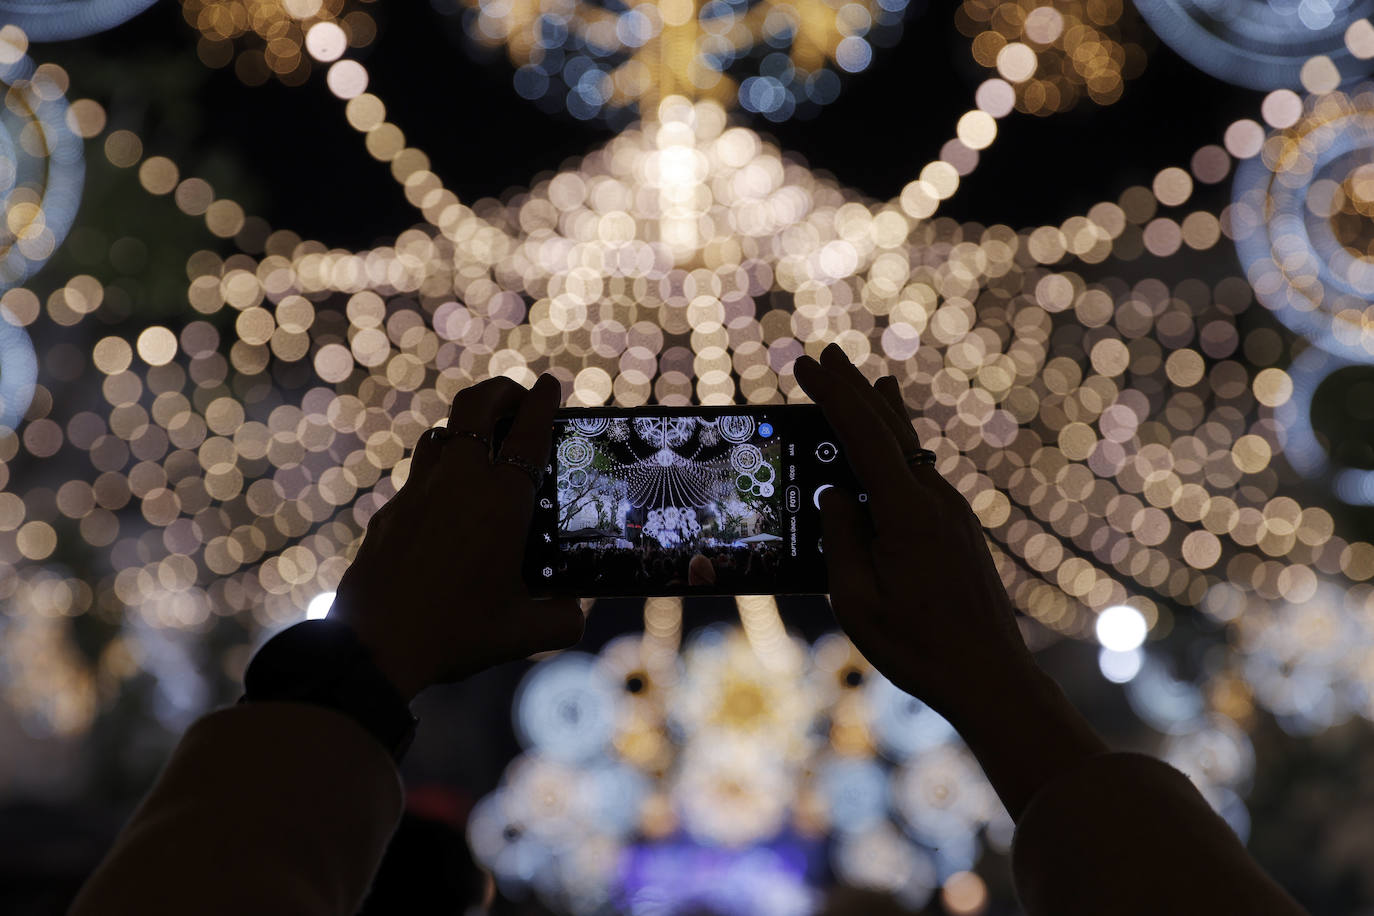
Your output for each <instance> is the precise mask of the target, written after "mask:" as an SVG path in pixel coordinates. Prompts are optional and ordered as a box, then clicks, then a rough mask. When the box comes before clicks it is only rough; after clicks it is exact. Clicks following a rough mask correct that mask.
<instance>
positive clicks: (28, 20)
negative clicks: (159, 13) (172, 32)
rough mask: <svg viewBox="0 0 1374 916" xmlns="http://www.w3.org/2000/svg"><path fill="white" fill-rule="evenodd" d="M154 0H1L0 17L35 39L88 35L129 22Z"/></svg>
mask: <svg viewBox="0 0 1374 916" xmlns="http://www.w3.org/2000/svg"><path fill="white" fill-rule="evenodd" d="M153 2H154V0H0V19H3V20H4V21H5V22H6V23H9V24H12V25H17V26H19V28H21V29H23V30H24V33H25V34H27V35H28V36H29V38H30V39H32V40H33V41H66V40H68V39H71V38H85V37H86V36H87V35H94V34H95V33H97V32H103V31H105V30H106V29H112V28H114V27H115V26H117V25H120V24H121V23H124V22H127V21H128V20H130V19H132V18H134V17H135V16H137V15H138V14H139V13H141V12H143V11H144V10H146V9H147V8H148V7H150V6H152V5H153Z"/></svg>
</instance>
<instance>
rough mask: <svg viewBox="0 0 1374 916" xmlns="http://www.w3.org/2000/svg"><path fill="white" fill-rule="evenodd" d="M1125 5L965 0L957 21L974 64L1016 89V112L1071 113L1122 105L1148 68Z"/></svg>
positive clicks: (1114, 1) (1116, 1) (1105, 0)
mask: <svg viewBox="0 0 1374 916" xmlns="http://www.w3.org/2000/svg"><path fill="white" fill-rule="evenodd" d="M1128 6H1129V5H1128V4H1124V3H1123V2H1122V0H1054V2H1044V0H964V3H963V5H962V6H961V7H960V8H959V12H958V14H957V15H956V17H955V22H956V24H957V25H958V27H959V30H960V31H961V32H963V33H964V34H965V35H967V36H968V37H969V38H971V39H973V43H972V51H973V58H974V60H976V61H977V62H978V63H980V64H982V65H983V66H984V67H987V68H988V69H990V70H995V71H997V74H998V77H999V79H1000V81H1002V82H1003V84H1004V85H1006V86H1010V87H1014V89H1015V96H1016V108H1017V110H1018V111H1024V112H1027V113H1029V114H1034V115H1041V116H1045V115H1052V114H1054V113H1055V112H1060V111H1068V110H1069V109H1070V108H1073V107H1074V106H1075V105H1077V104H1078V102H1079V100H1080V99H1082V98H1083V97H1084V96H1087V98H1089V99H1091V100H1092V101H1093V102H1095V103H1096V104H1098V105H1110V104H1112V103H1113V102H1115V101H1117V100H1118V99H1120V98H1121V93H1122V92H1123V91H1124V90H1125V85H1126V81H1127V80H1129V79H1133V78H1134V77H1136V76H1139V75H1140V73H1141V71H1142V70H1143V69H1144V67H1145V49H1144V48H1143V47H1142V46H1141V44H1140V43H1139V42H1140V41H1141V40H1142V39H1143V37H1144V34H1145V30H1144V28H1143V27H1142V26H1141V25H1140V22H1139V19H1138V17H1136V16H1135V15H1134V13H1133V12H1132V11H1130V10H1129V9H1128Z"/></svg>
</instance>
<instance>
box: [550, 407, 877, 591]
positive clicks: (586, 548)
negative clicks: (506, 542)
mask: <svg viewBox="0 0 1374 916" xmlns="http://www.w3.org/2000/svg"><path fill="white" fill-rule="evenodd" d="M836 485H838V486H842V487H845V488H847V489H849V491H850V492H857V489H858V488H857V486H856V480H855V477H854V474H853V472H852V471H851V470H850V467H849V465H848V463H847V461H846V460H845V456H844V455H843V454H842V452H841V448H840V446H839V438H838V437H837V436H836V435H835V433H834V432H833V430H832V429H831V428H830V426H829V425H828V424H827V423H826V422H825V419H824V418H823V416H822V415H821V411H820V409H819V408H817V407H815V406H813V405H809V404H797V405H769V406H765V407H690V408H666V407H640V408H594V409H577V408H569V409H564V410H560V411H559V412H558V414H557V416H556V418H555V420H554V432H553V448H552V453H551V454H550V456H549V459H548V462H547V465H546V467H545V480H544V485H543V487H542V488H541V489H540V491H539V492H538V493H537V494H535V509H534V518H533V521H532V523H531V525H530V539H529V544H528V547H527V549H526V554H525V564H524V574H525V579H526V581H527V583H528V585H529V588H530V590H531V592H532V593H534V594H539V595H577V596H581V597H602V596H614V595H689V594H703V595H751V594H769V595H777V594H823V593H825V592H826V591H827V582H826V567H825V561H824V556H823V551H824V545H823V543H822V540H821V518H820V495H821V493H822V492H823V491H824V490H825V489H826V488H827V487H830V486H836ZM859 498H860V499H861V500H862V499H865V498H866V496H865V494H862V493H860V494H859Z"/></svg>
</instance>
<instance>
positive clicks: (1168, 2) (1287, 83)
mask: <svg viewBox="0 0 1374 916" xmlns="http://www.w3.org/2000/svg"><path fill="white" fill-rule="evenodd" d="M1136 8H1137V9H1138V10H1140V15H1141V16H1143V17H1144V18H1145V21H1146V22H1148V23H1149V24H1150V28H1152V29H1154V31H1155V34H1156V35H1158V36H1159V37H1160V38H1161V39H1162V40H1163V41H1164V43H1165V44H1167V45H1168V46H1169V47H1171V48H1173V49H1174V50H1175V51H1176V52H1178V54H1179V56H1181V57H1183V58H1184V59H1185V60H1187V61H1188V62H1189V63H1191V64H1192V65H1193V66H1195V67H1197V68H1198V69H1199V70H1201V71H1203V72H1204V73H1207V74H1209V75H1211V76H1214V77H1216V78H1217V79H1219V80H1225V81H1226V82H1228V83H1234V84H1236V85H1238V86H1246V87H1248V88H1250V89H1281V88H1285V87H1286V88H1290V89H1295V88H1298V87H1300V86H1301V85H1302V76H1301V75H1302V68H1303V64H1305V63H1307V61H1308V60H1310V59H1311V58H1312V57H1315V56H1318V55H1325V56H1326V57H1328V58H1330V60H1331V62H1332V63H1333V64H1334V65H1335V67H1336V69H1337V70H1338V71H1339V73H1340V74H1341V77H1342V78H1343V79H1350V78H1353V77H1358V76H1360V75H1363V74H1365V73H1368V72H1369V68H1370V64H1369V63H1368V62H1367V61H1364V60H1361V59H1359V58H1357V57H1356V56H1355V55H1354V54H1352V53H1351V52H1350V50H1349V49H1348V48H1347V47H1346V45H1345V30H1346V29H1347V28H1348V27H1349V26H1350V24H1351V23H1352V22H1355V21H1356V20H1359V19H1364V18H1366V17H1368V16H1369V15H1370V14H1371V13H1374V0H1137V2H1136Z"/></svg>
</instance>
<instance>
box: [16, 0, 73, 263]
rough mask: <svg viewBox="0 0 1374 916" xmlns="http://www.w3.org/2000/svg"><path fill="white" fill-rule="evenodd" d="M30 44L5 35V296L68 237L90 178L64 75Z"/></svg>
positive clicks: (17, 37)
mask: <svg viewBox="0 0 1374 916" xmlns="http://www.w3.org/2000/svg"><path fill="white" fill-rule="evenodd" d="M58 5H59V6H60V5H61V4H58ZM2 9H3V7H0V10H2ZM22 38H23V36H20V35H16V34H15V30H14V29H8V30H6V31H4V33H3V34H0V87H3V89H4V90H5V93H6V96H5V98H6V104H5V106H4V107H3V108H0V206H3V209H4V217H5V218H4V222H3V224H0V289H7V288H9V287H11V286H15V285H16V284H19V283H22V282H24V280H26V279H28V277H29V276H30V275H32V274H33V273H34V272H35V271H37V270H38V269H39V268H40V267H42V266H43V264H45V263H46V262H47V260H48V258H50V257H51V256H52V254H53V252H54V251H56V250H57V246H58V245H60V244H61V243H62V240H63V239H64V238H66V236H67V231H68V230H69V229H71V226H72V220H73V219H75V218H76V210H77V206H78V205H79V204H80V202H81V187H82V184H83V181H84V179H85V174H86V169H85V161H84V159H83V158H82V153H81V139H80V138H79V137H77V135H76V134H74V133H72V130H71V128H70V127H68V126H67V99H66V97H65V95H64V94H63V91H64V88H65V86H64V85H63V82H64V81H63V80H62V79H61V78H60V71H57V70H56V69H55V68H53V69H51V70H50V69H49V67H48V65H44V66H43V67H36V66H35V65H34V63H33V61H32V60H31V59H30V58H29V57H28V56H27V55H25V54H24V49H23V48H22V47H20V46H19V45H17V44H16V43H15V42H16V41H20V42H21V43H22Z"/></svg>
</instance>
